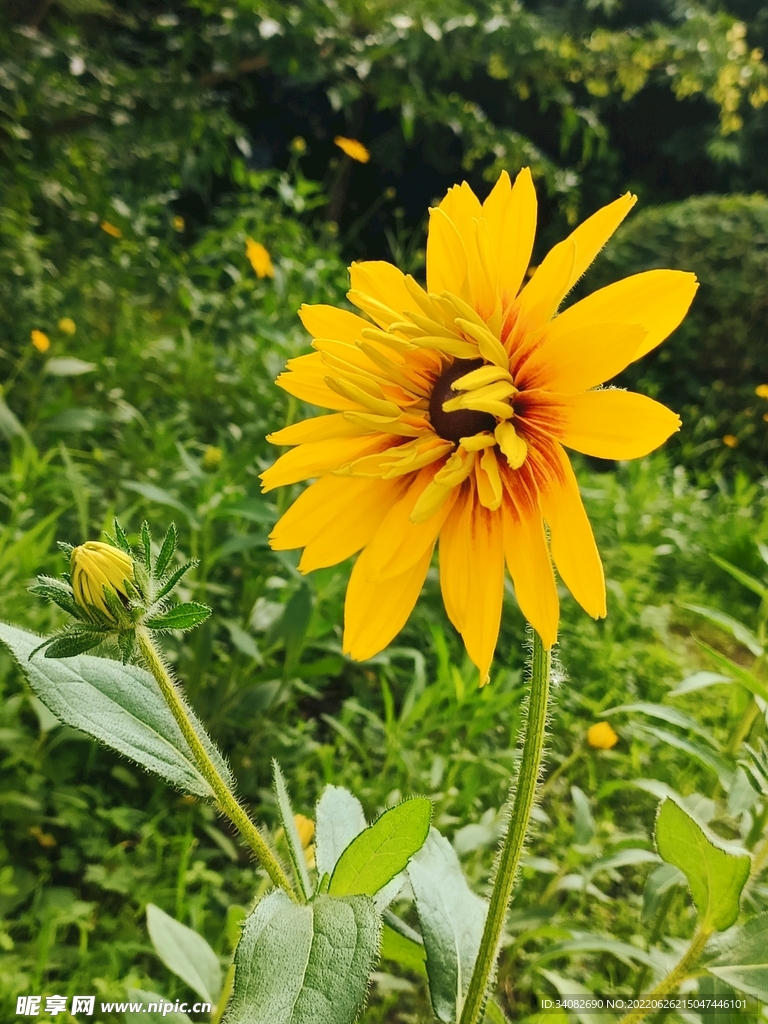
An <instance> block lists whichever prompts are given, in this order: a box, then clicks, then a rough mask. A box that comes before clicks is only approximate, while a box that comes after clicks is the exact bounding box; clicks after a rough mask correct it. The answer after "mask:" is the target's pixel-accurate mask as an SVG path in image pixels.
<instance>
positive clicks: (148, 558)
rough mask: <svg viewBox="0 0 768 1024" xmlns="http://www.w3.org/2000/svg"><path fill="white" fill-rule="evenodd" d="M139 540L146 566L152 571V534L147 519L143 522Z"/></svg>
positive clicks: (148, 570)
mask: <svg viewBox="0 0 768 1024" xmlns="http://www.w3.org/2000/svg"><path fill="white" fill-rule="evenodd" d="M139 540H140V542H141V551H142V554H143V555H144V567H145V568H146V570H147V572H150V570H151V569H152V534H151V533H150V532H149V523H148V522H147V520H146V519H145V520H144V522H143V523H142V524H141V529H140V530H139Z"/></svg>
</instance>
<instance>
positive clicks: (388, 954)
mask: <svg viewBox="0 0 768 1024" xmlns="http://www.w3.org/2000/svg"><path fill="white" fill-rule="evenodd" d="M381 959H382V960H390V961H392V962H393V963H396V964H397V965H398V966H399V967H403V968H404V969H405V970H406V971H411V972H412V973H413V974H420V975H422V976H423V977H425V978H426V976H427V965H426V960H427V951H426V950H425V948H424V945H423V943H420V942H416V941H415V940H414V939H409V938H406V936H405V935H401V934H400V933H399V932H396V931H395V930H394V928H392V927H390V925H388V924H386V922H385V924H384V928H383V930H382V933H381Z"/></svg>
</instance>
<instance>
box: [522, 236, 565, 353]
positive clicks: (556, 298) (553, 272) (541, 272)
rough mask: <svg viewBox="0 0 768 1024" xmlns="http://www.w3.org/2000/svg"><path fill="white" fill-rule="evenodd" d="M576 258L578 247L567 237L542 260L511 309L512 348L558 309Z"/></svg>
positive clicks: (547, 320) (541, 325) (536, 329)
mask: <svg viewBox="0 0 768 1024" xmlns="http://www.w3.org/2000/svg"><path fill="white" fill-rule="evenodd" d="M576 259H577V253H576V246H575V244H574V242H573V241H572V240H571V239H567V240H566V241H565V242H561V243H560V244H559V245H556V246H555V247H554V249H550V251H549V252H548V253H547V255H546V256H545V257H544V259H543V260H542V261H541V263H540V264H539V266H538V267H537V268H536V271H535V273H534V275H533V277H532V278H531V280H530V281H529V282H528V284H527V285H526V286H525V288H523V290H522V292H521V293H520V297H519V298H518V299H517V301H516V303H515V305H514V306H513V307H512V309H511V311H510V315H511V316H514V315H515V311H516V310H517V320H516V322H515V327H514V330H513V332H512V334H511V336H510V338H509V341H508V345H509V347H510V348H511V350H513V351H514V349H515V348H516V345H517V342H518V339H521V338H524V337H525V335H527V334H530V333H531V332H533V331H538V330H539V328H541V327H543V326H544V325H545V324H546V323H548V322H549V320H550V319H551V318H552V317H553V316H554V314H555V313H556V312H557V308H558V306H559V305H560V303H561V302H562V301H563V298H564V297H565V295H566V293H567V291H568V289H569V287H570V282H571V279H572V277H573V268H574V266H575V265H576Z"/></svg>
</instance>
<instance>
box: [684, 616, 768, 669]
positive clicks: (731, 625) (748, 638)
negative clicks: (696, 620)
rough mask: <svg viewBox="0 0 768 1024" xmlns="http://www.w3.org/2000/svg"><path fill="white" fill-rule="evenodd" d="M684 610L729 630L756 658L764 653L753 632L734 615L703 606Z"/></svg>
mask: <svg viewBox="0 0 768 1024" xmlns="http://www.w3.org/2000/svg"><path fill="white" fill-rule="evenodd" d="M683 608H687V609H688V611H690V612H696V614H697V615H703V616H704V618H705V619H709V621H710V622H714V623H715V624H716V625H718V626H722V627H723V629H727V630H728V632H729V633H730V634H731V636H733V637H734V638H735V639H736V640H738V641H739V643H740V644H744V646H745V647H747V648H748V649H749V650H750V651H751V652H752V654H754V656H755V657H756V658H759V657H760V655H761V654H762V653H763V645H762V644H761V643H760V641H759V640H758V639H757V637H756V636H755V634H754V633H753V632H752V630H751V629H748V628H747V627H746V626H745V625H744V623H743V622H739V620H738V619H734V618H733V616H732V615H726V613H725V612H721V611H718V610H717V608H707V607H706V606H705V605H701V604H683Z"/></svg>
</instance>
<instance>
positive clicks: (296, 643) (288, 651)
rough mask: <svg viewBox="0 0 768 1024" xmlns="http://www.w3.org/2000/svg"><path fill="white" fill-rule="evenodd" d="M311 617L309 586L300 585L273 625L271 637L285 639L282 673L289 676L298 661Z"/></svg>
mask: <svg viewBox="0 0 768 1024" xmlns="http://www.w3.org/2000/svg"><path fill="white" fill-rule="evenodd" d="M311 618H312V595H311V593H310V591H309V587H307V586H301V587H299V589H298V590H297V591H296V593H295V594H292V595H291V597H290V598H289V600H288V603H287V604H286V606H285V611H284V612H283V614H282V615H281V616H280V618H279V619H278V620H277V622H276V623H275V625H274V627H273V633H272V635H273V637H274V638H275V639H277V638H281V639H283V640H285V666H284V669H283V674H284V675H285V676H286V677H287V676H290V675H291V673H292V672H293V670H294V669H295V667H296V666H297V665H298V663H299V658H300V657H301V650H302V647H303V646H304V637H305V636H306V634H307V629H308V628H309V620H310V619H311Z"/></svg>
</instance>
